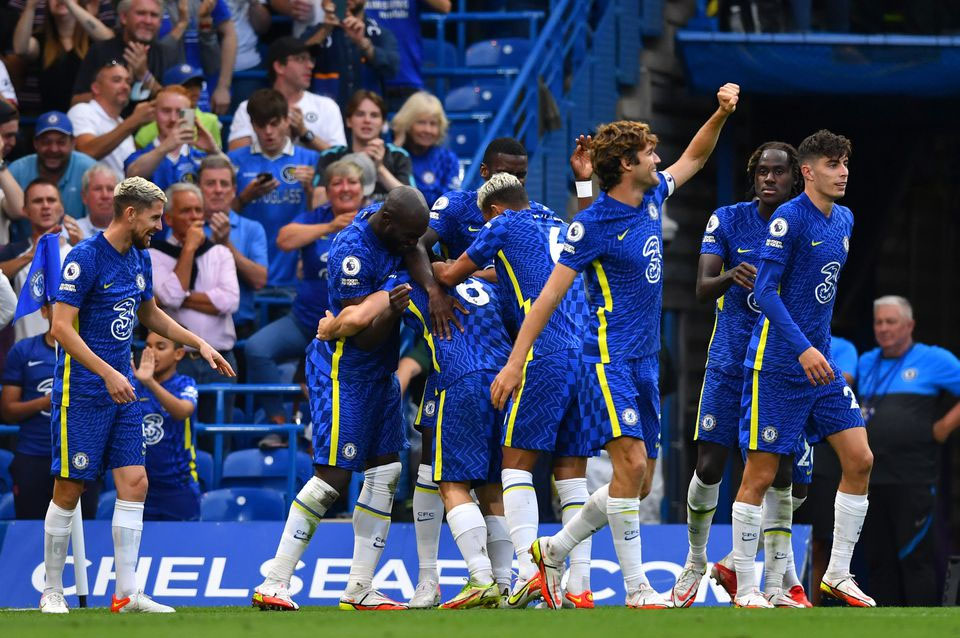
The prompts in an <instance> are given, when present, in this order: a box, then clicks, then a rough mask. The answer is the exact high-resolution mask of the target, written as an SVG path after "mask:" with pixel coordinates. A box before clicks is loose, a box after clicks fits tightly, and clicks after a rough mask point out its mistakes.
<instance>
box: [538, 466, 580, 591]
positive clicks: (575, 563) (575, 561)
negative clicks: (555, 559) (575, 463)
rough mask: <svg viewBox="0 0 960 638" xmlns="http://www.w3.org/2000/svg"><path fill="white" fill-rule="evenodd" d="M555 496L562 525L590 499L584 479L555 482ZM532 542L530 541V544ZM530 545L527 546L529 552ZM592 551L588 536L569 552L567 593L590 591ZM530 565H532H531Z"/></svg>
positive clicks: (571, 518)
mask: <svg viewBox="0 0 960 638" xmlns="http://www.w3.org/2000/svg"><path fill="white" fill-rule="evenodd" d="M556 485H557V495H558V496H559V497H560V507H561V512H562V513H561V516H562V518H561V521H562V522H563V524H564V525H566V524H567V523H569V522H570V521H571V520H573V517H575V516H576V515H577V513H578V512H579V511H580V510H582V509H583V506H584V504H585V503H586V502H587V499H588V498H589V497H590V495H589V493H588V492H587V479H586V478H572V479H563V480H559V481H556ZM532 542H533V541H531V543H532ZM529 549H530V545H527V550H528V551H529ZM591 549H593V537H592V536H588V537H587V538H585V539H584V540H582V541H580V544H578V545H577V546H576V547H574V548H573V549H572V550H570V571H569V572H568V576H567V593H570V594H573V595H574V596H579V595H580V594H582V593H583V592H585V591H587V590H589V589H590V550H591ZM531 564H532V563H531Z"/></svg>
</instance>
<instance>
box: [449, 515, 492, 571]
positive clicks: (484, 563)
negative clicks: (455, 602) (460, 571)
mask: <svg viewBox="0 0 960 638" xmlns="http://www.w3.org/2000/svg"><path fill="white" fill-rule="evenodd" d="M447 525H449V526H450V533H451V534H453V540H455V541H456V542H457V547H459V548H460V554H461V555H462V556H463V560H465V561H466V562H467V571H469V572H470V580H472V581H474V582H475V583H477V584H479V585H490V584H492V583H493V566H492V565H491V563H490V556H489V555H488V554H487V526H486V524H485V523H484V517H483V514H482V513H481V512H480V507H479V506H478V505H477V504H476V503H474V502H473V501H471V502H469V503H464V504H462V505H457V506H456V507H454V508H453V509H452V510H450V511H449V512H447Z"/></svg>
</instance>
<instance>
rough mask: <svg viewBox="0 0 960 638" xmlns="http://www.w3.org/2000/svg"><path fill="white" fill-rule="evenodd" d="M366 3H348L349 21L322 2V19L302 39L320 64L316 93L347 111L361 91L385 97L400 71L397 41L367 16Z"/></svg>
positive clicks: (329, 2) (351, 0) (329, 0)
mask: <svg viewBox="0 0 960 638" xmlns="http://www.w3.org/2000/svg"><path fill="white" fill-rule="evenodd" d="M365 4H366V0H347V11H346V17H344V18H343V20H341V19H340V18H338V17H337V14H336V3H334V2H333V1H332V0H323V5H322V6H323V16H322V17H321V21H320V24H317V25H315V26H313V27H311V28H309V29H307V30H306V31H304V32H303V34H302V35H301V36H300V37H301V38H302V39H303V40H304V41H305V42H306V43H307V44H308V45H310V50H311V52H312V53H313V55H314V57H315V58H316V60H317V66H316V69H314V73H315V75H314V82H313V90H314V91H315V92H316V93H320V94H321V95H329V96H330V97H333V98H335V99H336V100H337V103H338V104H339V105H340V106H341V107H345V106H346V104H347V102H348V101H349V100H350V99H351V97H352V96H353V95H354V94H355V93H356V92H357V91H359V90H361V89H366V90H368V91H373V92H375V93H377V94H378V95H383V94H384V91H386V89H387V80H389V79H390V78H392V77H394V76H396V74H397V71H398V70H399V68H400V54H399V53H398V51H397V38H396V37H395V36H394V35H393V33H391V32H390V30H389V29H384V28H382V27H381V26H380V25H379V24H377V22H376V21H375V20H373V19H372V18H370V17H368V16H366V15H365V14H364V5H365Z"/></svg>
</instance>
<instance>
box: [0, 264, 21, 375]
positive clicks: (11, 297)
mask: <svg viewBox="0 0 960 638" xmlns="http://www.w3.org/2000/svg"><path fill="white" fill-rule="evenodd" d="M16 309H17V295H16V294H15V293H14V292H13V286H11V285H10V280H9V279H7V278H6V277H5V276H0V330H3V329H4V328H6V327H7V326H9V325H10V322H11V321H12V320H13V314H14V311H16ZM5 345H6V344H0V369H3V367H4V365H5V359H4V358H3V355H4V354H6V348H5V347H4V346H5ZM0 385H4V382H3V381H0Z"/></svg>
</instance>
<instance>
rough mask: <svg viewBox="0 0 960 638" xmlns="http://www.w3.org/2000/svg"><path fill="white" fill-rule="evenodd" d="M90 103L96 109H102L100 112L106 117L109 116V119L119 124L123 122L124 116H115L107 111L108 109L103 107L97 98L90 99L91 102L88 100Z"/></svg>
mask: <svg viewBox="0 0 960 638" xmlns="http://www.w3.org/2000/svg"><path fill="white" fill-rule="evenodd" d="M88 104H90V105H91V106H92V107H93V108H94V109H96V110H97V111H100V114H101V115H102V116H103V117H105V118H107V119H108V120H110V121H111V122H116V123H117V124H119V123H121V122H123V118H122V117H113V116H112V115H110V114H109V113H107V109H105V108H103V105H102V104H100V102H97V100H96V99H93V100H90V102H88Z"/></svg>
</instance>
